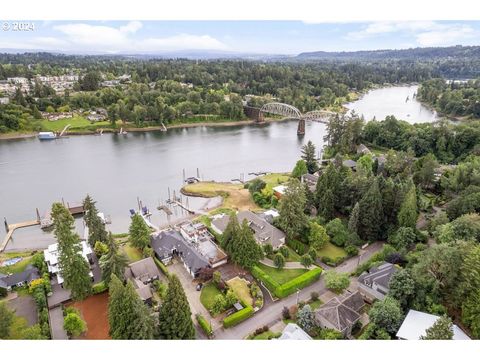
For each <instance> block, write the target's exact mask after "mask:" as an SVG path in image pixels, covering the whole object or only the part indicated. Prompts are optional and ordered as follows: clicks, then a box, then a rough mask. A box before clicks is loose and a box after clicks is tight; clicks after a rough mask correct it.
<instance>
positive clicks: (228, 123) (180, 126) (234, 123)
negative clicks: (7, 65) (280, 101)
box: [0, 118, 291, 141]
mask: <svg viewBox="0 0 480 360" xmlns="http://www.w3.org/2000/svg"><path fill="white" fill-rule="evenodd" d="M288 120H291V119H290V118H283V119H265V121H263V122H261V123H259V122H256V121H255V120H250V119H248V120H236V121H223V122H208V121H207V122H198V123H184V124H173V125H167V126H166V128H167V130H169V129H188V128H195V127H202V126H206V127H232V126H242V125H248V126H250V125H266V124H270V123H275V122H283V121H288ZM123 129H124V130H125V131H127V132H151V131H162V130H164V128H163V126H147V127H143V128H135V127H125V128H123ZM98 130H103V132H104V133H117V132H118V131H119V129H116V128H115V129H113V128H99V129H98ZM98 134H99V132H98V131H91V130H78V131H75V130H74V131H67V132H66V133H65V135H66V136H79V135H98ZM37 135H38V133H37V132H30V133H23V134H18V133H6V134H0V141H1V140H18V139H28V138H32V137H36V136H37Z"/></svg>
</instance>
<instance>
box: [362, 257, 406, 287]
mask: <svg viewBox="0 0 480 360" xmlns="http://www.w3.org/2000/svg"><path fill="white" fill-rule="evenodd" d="M396 271H397V267H396V266H395V265H393V264H390V263H388V262H384V263H382V264H380V265H378V266H374V267H372V268H370V269H369V270H368V272H364V273H363V274H362V275H360V276H359V277H358V282H359V283H361V284H363V285H365V286H368V287H370V288H371V287H372V286H373V284H374V283H376V284H377V285H380V286H381V287H383V288H385V289H388V288H389V282H390V279H391V277H392V275H393V274H394V273H395V272H396Z"/></svg>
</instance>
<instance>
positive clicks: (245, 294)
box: [227, 277, 253, 305]
mask: <svg viewBox="0 0 480 360" xmlns="http://www.w3.org/2000/svg"><path fill="white" fill-rule="evenodd" d="M227 284H228V286H229V287H230V289H232V290H233V292H234V293H235V295H237V298H238V299H241V300H243V301H244V302H245V303H247V304H250V305H253V298H252V296H251V295H250V289H249V287H248V283H247V281H246V280H245V279H240V278H239V277H234V278H233V279H230V280H228V281H227Z"/></svg>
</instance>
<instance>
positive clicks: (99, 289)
mask: <svg viewBox="0 0 480 360" xmlns="http://www.w3.org/2000/svg"><path fill="white" fill-rule="evenodd" d="M107 290H108V286H107V284H105V281H100V282H99V283H97V284H94V285H93V286H92V291H93V293H94V294H100V293H103V292H104V291H107Z"/></svg>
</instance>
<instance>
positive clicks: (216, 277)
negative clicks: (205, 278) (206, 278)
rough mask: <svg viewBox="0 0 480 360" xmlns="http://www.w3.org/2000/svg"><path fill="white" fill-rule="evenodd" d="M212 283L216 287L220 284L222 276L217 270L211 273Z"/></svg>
mask: <svg viewBox="0 0 480 360" xmlns="http://www.w3.org/2000/svg"><path fill="white" fill-rule="evenodd" d="M212 281H213V283H214V284H215V286H217V287H218V284H220V282H221V281H222V274H221V273H220V271H218V270H217V271H215V272H214V273H213V275H212Z"/></svg>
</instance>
